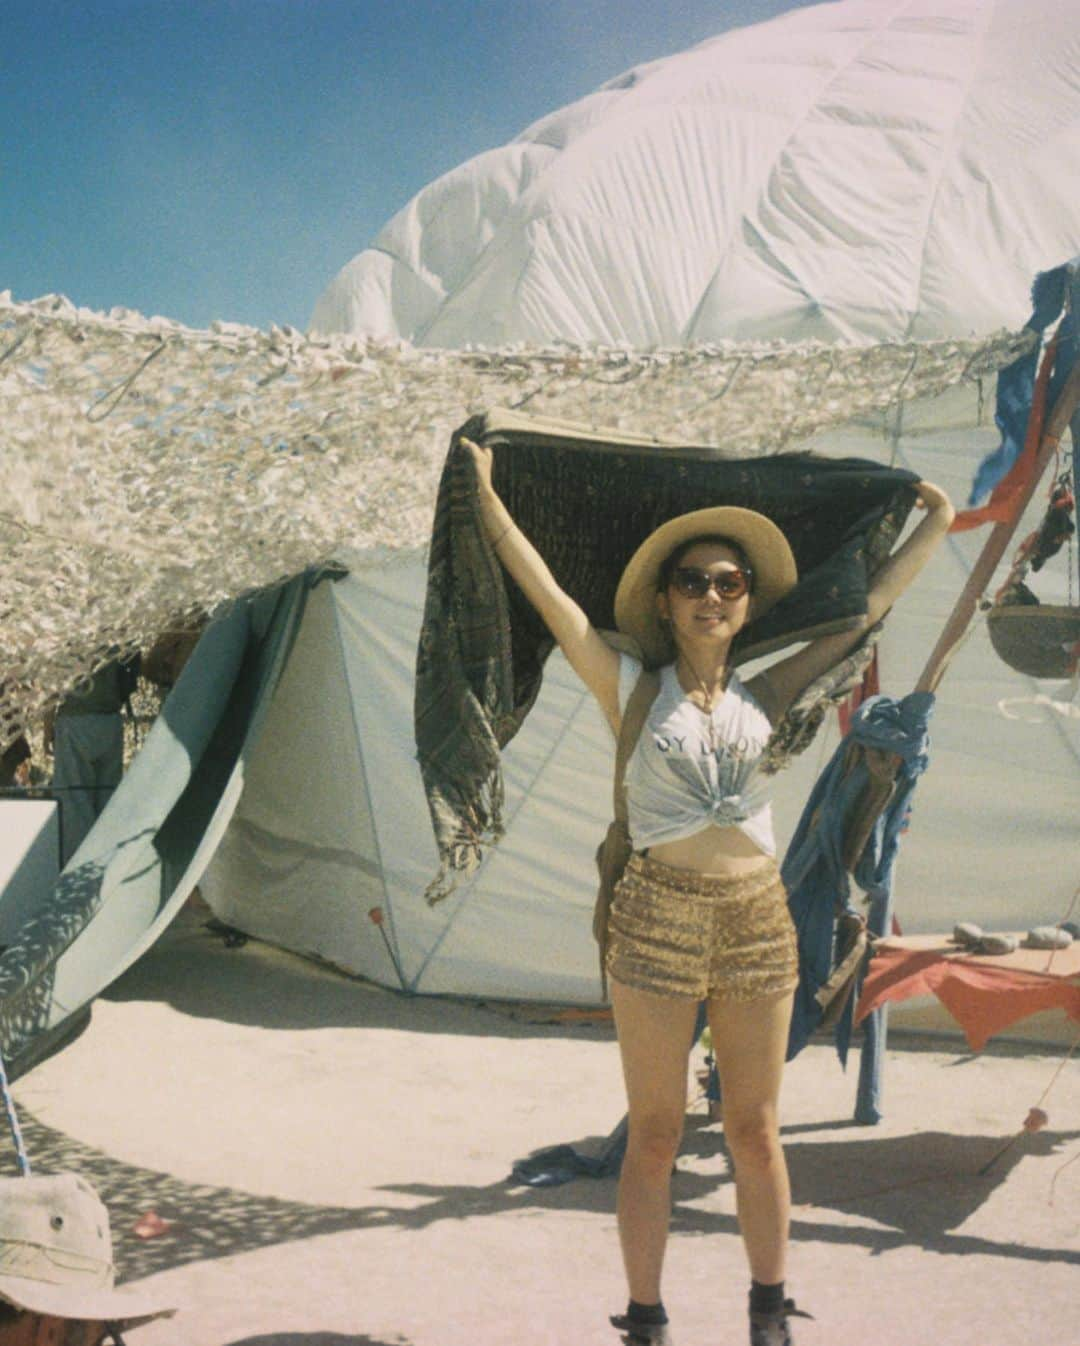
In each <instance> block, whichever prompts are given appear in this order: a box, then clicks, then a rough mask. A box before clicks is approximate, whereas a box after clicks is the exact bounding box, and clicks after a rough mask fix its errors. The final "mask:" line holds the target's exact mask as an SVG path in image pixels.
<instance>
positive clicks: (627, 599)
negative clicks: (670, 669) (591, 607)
mask: <svg viewBox="0 0 1080 1346" xmlns="http://www.w3.org/2000/svg"><path fill="white" fill-rule="evenodd" d="M696 537H724V538H729V539H730V540H731V541H732V542H734V543H736V544H737V545H738V546H739V547H741V548H742V550H743V551H744V552H745V553H746V559H747V561H748V562H749V563H750V568H751V570H752V571H753V575H754V582H753V591H752V597H751V608H750V612H751V620H752V621H757V619H758V618H759V617H762V616H763V615H764V614H765V613H766V612H768V610H769V609H770V608H771V607H774V606H775V605H776V604H777V603H778V602H779V601H780V599H781V598H783V597H784V595H785V594H787V593H789V592H790V591H791V590H792V589H793V588H794V587H795V585H796V583H797V581H798V578H799V574H798V569H797V567H796V565H795V557H794V555H793V554H792V551H791V547H790V545H789V544H788V540H787V538H786V537H785V536H784V534H783V533H782V532H781V531H780V529H779V528H778V527H777V526H776V524H774V523H773V521H772V520H771V519H768V518H766V517H765V515H764V514H759V513H758V512H757V511H756V510H752V509H743V508H741V507H740V506H737V505H714V506H712V507H711V508H708V509H696V510H693V511H691V513H689V514H680V515H678V517H677V518H674V519H669V520H668V521H667V523H664V524H661V525H660V527H659V528H657V529H655V530H654V531H653V532H652V533H650V534H649V536H648V537H647V538H646V539H645V541H644V542H643V543H642V544H641V546H640V547H638V549H637V551H636V552H634V554H633V556H632V557H631V558H630V560H629V562H628V564H627V566H626V569H625V570H624V571H623V573H622V578H621V579H620V580H619V587H618V589H617V590H616V592H615V625H616V626H617V627H618V628H619V630H620V631H622V632H623V634H624V635H628V636H630V637H631V638H632V639H633V640H635V641H636V642H637V644H638V646H639V647H640V649H641V651H642V654H643V655H644V657H645V660H646V662H647V663H649V664H652V665H654V666H655V665H658V664H662V663H666V662H667V661H669V660H670V659H671V658H673V656H674V653H675V651H674V649H673V647H672V644H671V638H670V637H669V636H668V634H667V632H666V631H665V630H664V627H663V625H662V624H661V622H660V614H659V611H658V609H657V606H656V591H657V582H658V580H659V577H660V568H661V566H662V565H663V563H664V561H665V560H666V559H667V558H668V557H669V556H670V555H671V553H672V552H673V551H675V550H676V548H678V547H680V546H682V544H683V543H685V542H689V541H690V540H691V538H696Z"/></svg>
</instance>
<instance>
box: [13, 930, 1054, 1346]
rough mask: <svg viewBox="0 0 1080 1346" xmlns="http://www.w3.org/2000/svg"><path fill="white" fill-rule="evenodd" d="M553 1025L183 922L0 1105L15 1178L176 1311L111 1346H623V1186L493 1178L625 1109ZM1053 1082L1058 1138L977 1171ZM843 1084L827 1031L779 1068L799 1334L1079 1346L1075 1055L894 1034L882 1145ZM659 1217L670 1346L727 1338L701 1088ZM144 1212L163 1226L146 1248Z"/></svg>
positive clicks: (716, 1202)
mask: <svg viewBox="0 0 1080 1346" xmlns="http://www.w3.org/2000/svg"><path fill="white" fill-rule="evenodd" d="M550 1019H551V1016H550V1014H548V1013H545V1012H543V1011H538V1010H530V1009H526V1008H523V1007H518V1008H516V1009H515V1008H512V1007H506V1006H494V1005H482V1004H471V1003H461V1002H454V1001H443V1000H433V999H426V998H408V997H404V996H401V995H397V994H394V993H391V992H388V991H384V990H380V989H378V988H374V987H371V986H368V985H366V984H364V983H358V982H356V981H350V980H347V979H345V978H343V977H340V976H338V975H336V974H334V973H331V972H328V971H324V970H322V969H320V968H318V967H316V966H315V965H313V964H311V963H309V962H306V961H305V960H303V959H300V958H298V957H295V956H293V955H290V954H284V953H282V952H280V951H277V950H274V949H270V948H268V947H267V946H265V945H261V944H258V943H256V942H254V941H252V942H249V943H248V944H246V945H245V946H244V947H242V948H226V947H225V946H224V944H223V943H222V941H221V939H220V937H215V936H214V935H212V934H211V933H210V932H208V931H207V930H206V929H205V928H204V927H203V925H202V920H201V916H200V915H199V913H197V912H194V911H189V912H187V913H185V916H184V917H182V918H181V920H180V922H178V924H177V926H175V927H174V928H173V930H172V931H170V933H169V934H168V935H167V936H166V938H165V939H164V940H163V941H162V942H161V943H160V944H159V945H158V946H157V947H156V948H155V949H153V950H152V951H151V952H150V953H149V954H147V955H146V956H145V957H144V958H143V959H142V960H141V961H140V962H139V963H138V964H136V965H135V966H134V967H133V968H132V969H131V970H130V971H129V972H128V973H127V974H126V975H125V976H124V977H123V978H122V979H121V980H120V981H119V982H118V983H117V984H116V985H115V986H114V987H113V988H112V989H111V990H110V991H109V992H108V993H107V995H106V996H105V997H104V998H103V999H101V1000H100V1001H99V1002H98V1003H97V1004H96V1006H95V1008H94V1012H93V1018H92V1021H91V1023H90V1025H89V1027H88V1028H87V1029H86V1031H85V1032H84V1033H83V1034H82V1035H81V1036H80V1037H79V1038H78V1039H77V1040H75V1041H74V1042H72V1043H70V1044H69V1045H68V1046H67V1047H65V1048H64V1049H63V1051H61V1052H60V1053H59V1054H58V1055H56V1056H54V1057H53V1058H51V1059H50V1060H48V1061H46V1062H44V1063H43V1064H41V1065H39V1066H38V1067H36V1068H35V1069H34V1070H32V1071H31V1072H30V1073H29V1074H27V1075H26V1076H24V1077H23V1078H22V1079H21V1080H20V1081H19V1082H18V1084H17V1085H16V1088H15V1092H16V1097H17V1100H18V1103H19V1106H20V1112H21V1118H22V1123H23V1127H24V1130H25V1133H26V1139H27V1144H28V1148H29V1151H30V1156H31V1159H32V1161H33V1162H34V1164H35V1168H36V1170H37V1171H39V1172H49V1171H57V1170H59V1169H63V1168H74V1169H76V1170H78V1171H80V1172H82V1173H83V1174H84V1175H85V1176H87V1177H88V1178H89V1179H90V1180H91V1181H92V1182H93V1183H94V1185H95V1186H96V1187H97V1189H98V1191H99V1192H100V1193H101V1195H102V1196H103V1198H104V1199H105V1200H106V1202H107V1203H108V1205H109V1208H110V1211H111V1217H112V1222H113V1236H114V1242H115V1245H116V1254H117V1262H118V1267H119V1272H120V1276H121V1279H123V1280H124V1281H136V1280H138V1281H141V1282H142V1283H143V1284H142V1288H143V1289H144V1290H152V1291H153V1292H154V1293H156V1294H157V1295H159V1296H160V1298H161V1300H162V1301H163V1303H167V1304H170V1305H173V1306H175V1307H176V1308H177V1309H178V1312H177V1314H176V1316H175V1317H173V1318H171V1319H163V1320H159V1321H157V1322H154V1323H151V1324H148V1325H146V1326H143V1327H141V1328H138V1329H135V1330H134V1331H133V1332H132V1333H131V1334H130V1336H129V1337H128V1341H129V1346H130V1343H132V1342H133V1343H135V1346H458V1343H470V1344H472V1346H501V1344H502V1343H508V1344H512V1346H519V1344H520V1346H534V1344H535V1346H544V1344H546V1343H552V1346H554V1344H555V1343H558V1344H559V1346H592V1343H597V1344H598V1346H599V1344H600V1343H607V1344H608V1346H616V1343H617V1337H616V1334H615V1333H614V1331H613V1330H612V1329H611V1328H610V1327H608V1326H607V1314H608V1313H609V1312H612V1311H616V1310H618V1309H620V1308H621V1307H622V1304H623V1301H624V1292H623V1286H622V1276H621V1267H620V1261H619V1254H618V1248H617V1241H616V1234H615V1223H614V1216H613V1206H614V1197H615V1187H614V1181H613V1180H611V1179H602V1180H590V1179H580V1180H578V1181H576V1182H574V1183H571V1184H569V1185H567V1186H563V1187H557V1188H547V1189H532V1188H527V1187H523V1186H515V1185H513V1184H512V1183H510V1182H509V1181H508V1175H509V1174H510V1169H511V1165H512V1163H513V1161H514V1160H515V1159H516V1158H519V1157H521V1156H524V1155H526V1154H528V1153H529V1152H530V1151H532V1150H534V1149H536V1148H538V1147H541V1146H545V1145H550V1144H555V1143H558V1142H561V1141H570V1142H584V1143H588V1144H596V1143H598V1142H599V1140H600V1138H601V1137H603V1136H604V1135H605V1134H606V1133H607V1132H608V1131H609V1130H610V1129H611V1127H613V1126H614V1125H615V1123H616V1122H617V1121H618V1119H619V1117H620V1115H621V1112H622V1097H621V1078H620V1073H619V1064H618V1058H617V1049H616V1046H615V1043H614V1036H613V1031H612V1028H611V1025H610V1023H604V1022H599V1023H598V1022H589V1021H586V1022H575V1021H570V1022H551V1021H550ZM700 1064H701V1053H700V1051H698V1052H695V1055H694V1060H693V1065H694V1066H699V1065H700ZM1059 1068H1060V1069H1059ZM1055 1072H1059V1073H1058V1074H1057V1078H1056V1080H1055V1082H1054V1084H1053V1087H1052V1088H1051V1090H1050V1094H1049V1096H1048V1097H1047V1098H1046V1100H1045V1102H1044V1103H1043V1106H1044V1107H1045V1109H1046V1111H1047V1112H1048V1113H1049V1116H1050V1122H1049V1125H1048V1126H1047V1127H1046V1128H1045V1129H1044V1130H1042V1131H1040V1132H1038V1133H1035V1134H1031V1133H1027V1134H1024V1135H1023V1136H1022V1137H1021V1138H1020V1139H1019V1140H1017V1142H1016V1143H1015V1144H1014V1145H1013V1146H1012V1147H1011V1148H1010V1149H1009V1150H1008V1151H1007V1152H1006V1153H1005V1154H1004V1155H1003V1156H1002V1157H1001V1158H1000V1159H999V1160H998V1162H997V1163H996V1165H995V1166H994V1167H993V1168H992V1169H991V1171H990V1172H989V1173H988V1174H986V1175H985V1176H979V1169H980V1168H981V1167H982V1166H983V1165H984V1164H985V1163H986V1162H987V1161H988V1160H989V1159H990V1158H991V1157H992V1156H993V1155H994V1154H995V1153H996V1152H997V1151H998V1150H1000V1149H1001V1147H1002V1146H1003V1145H1004V1144H1005V1142H1006V1141H1007V1140H1008V1139H1009V1137H1010V1136H1012V1135H1014V1134H1015V1133H1016V1132H1017V1130H1018V1129H1019V1127H1020V1125H1021V1123H1022V1122H1023V1119H1024V1117H1025V1116H1026V1114H1027V1111H1028V1108H1029V1107H1031V1106H1032V1105H1034V1104H1037V1103H1038V1102H1039V1101H1040V1098H1041V1096H1042V1095H1043V1093H1044V1091H1045V1090H1046V1088H1047V1085H1048V1084H1049V1083H1050V1081H1051V1079H1052V1078H1053V1077H1054V1076H1055ZM855 1075H856V1070H855V1069H854V1063H853V1066H852V1068H850V1069H849V1071H848V1073H847V1074H846V1075H845V1074H844V1073H843V1072H842V1071H841V1069H840V1066H839V1064H838V1062H837V1059H836V1055H835V1052H834V1051H833V1049H832V1047H831V1046H830V1045H828V1044H826V1043H822V1044H820V1045H818V1044H815V1045H813V1046H811V1047H810V1048H808V1049H807V1050H806V1051H805V1052H804V1053H803V1054H802V1055H801V1056H800V1057H799V1058H798V1060H797V1061H795V1062H794V1063H793V1064H792V1066H791V1067H790V1068H789V1071H788V1075H787V1078H786V1084H785V1091H784V1137H785V1144H786V1149H787V1155H788V1160H789V1163H790V1168H791V1173H792V1182H793V1188H794V1201H795V1207H794V1212H793V1224H792V1259H791V1270H790V1276H789V1282H788V1283H789V1288H790V1290H791V1291H792V1292H793V1293H794V1294H795V1295H796V1296H797V1298H798V1300H799V1302H800V1304H801V1305H802V1306H804V1307H805V1308H807V1309H808V1310H810V1311H811V1312H812V1313H813V1314H814V1315H815V1321H813V1322H802V1321H799V1322H797V1323H796V1324H795V1327H796V1340H797V1342H798V1346H825V1343H828V1344H829V1346H856V1344H857V1343H858V1344H860V1346H861V1344H862V1343H867V1344H869V1343H873V1346H1021V1344H1022V1346H1034V1343H1038V1344H1039V1346H1077V1344H1078V1343H1080V1275H1078V1270H1080V1162H1075V1163H1072V1164H1071V1166H1068V1167H1067V1166H1066V1165H1067V1163H1068V1161H1069V1160H1075V1159H1077V1158H1078V1156H1080V1062H1078V1061H1077V1059H1076V1058H1075V1057H1073V1058H1072V1059H1065V1057H1064V1053H1063V1052H1062V1051H1061V1050H1060V1049H1057V1050H1055V1049H1054V1048H1052V1047H1047V1046H1042V1047H1040V1046H1037V1045H1034V1044H1026V1045H1017V1044H1012V1045H1010V1044H1003V1045H993V1044H992V1045H991V1047H990V1048H989V1049H988V1050H987V1051H985V1052H984V1053H982V1054H981V1055H979V1056H971V1055H970V1054H969V1053H968V1052H967V1051H966V1049H965V1047H964V1045H963V1042H962V1041H961V1040H959V1039H955V1040H945V1039H941V1038H930V1037H927V1036H915V1035H911V1034H907V1035H903V1036H901V1035H894V1037H893V1040H892V1047H891V1050H890V1054H889V1060H888V1063H887V1071H886V1080H885V1089H886V1093H885V1105H886V1113H887V1115H886V1119H885V1120H884V1121H883V1122H882V1123H881V1124H880V1125H879V1126H877V1127H873V1128H866V1127H861V1126H857V1125H855V1124H854V1123H853V1122H852V1121H851V1120H850V1119H851V1112H852V1106H853V1102H854V1090H855ZM693 1087H694V1080H693V1078H692V1077H691V1079H690V1081H689V1089H690V1092H691V1093H692V1092H693ZM0 1165H2V1167H3V1171H5V1172H13V1171H14V1161H13V1159H12V1158H11V1156H10V1152H9V1147H7V1146H4V1147H2V1148H0ZM674 1203H675V1208H674V1219H673V1226H672V1228H673V1235H672V1241H671V1244H670V1247H669V1252H668V1261H667V1269H666V1293H665V1298H666V1301H667V1304H668V1308H669V1311H670V1313H671V1316H672V1322H673V1327H674V1329H675V1334H676V1341H677V1342H678V1344H679V1346H728V1343H731V1344H732V1346H741V1343H744V1342H745V1339H746V1328H745V1308H744V1305H745V1295H746V1286H747V1274H746V1271H745V1266H744V1261H743V1254H742V1250H741V1245H740V1243H739V1240H738V1235H737V1231H736V1225H735V1220H734V1190H733V1185H732V1181H731V1169H730V1165H729V1162H728V1159H727V1157H726V1153H725V1149H724V1142H723V1133H722V1129H721V1127H720V1126H718V1125H714V1124H712V1123H710V1121H709V1117H708V1113H707V1109H706V1106H705V1104H704V1103H703V1102H698V1103H694V1104H692V1105H691V1106H690V1109H689V1112H688V1117H687V1127H686V1135H685V1141H684V1145H683V1149H682V1154H681V1156H680V1158H679V1161H678V1171H677V1174H676V1176H675V1179H674ZM150 1211H153V1212H155V1213H156V1215H157V1216H158V1217H160V1219H161V1220H162V1221H164V1222H167V1225H168V1227H167V1229H166V1230H165V1232H163V1233H160V1234H158V1235H157V1236H156V1237H152V1238H140V1237H138V1236H137V1235H136V1233H135V1232H134V1229H135V1225H136V1223H137V1222H139V1221H140V1218H142V1217H145V1216H146V1214H147V1212H150Z"/></svg>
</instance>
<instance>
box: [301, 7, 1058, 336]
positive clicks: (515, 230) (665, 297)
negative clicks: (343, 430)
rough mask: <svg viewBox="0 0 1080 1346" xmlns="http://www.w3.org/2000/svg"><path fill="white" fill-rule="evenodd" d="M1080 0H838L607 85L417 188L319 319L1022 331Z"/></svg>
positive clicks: (512, 330) (474, 328)
mask: <svg viewBox="0 0 1080 1346" xmlns="http://www.w3.org/2000/svg"><path fill="white" fill-rule="evenodd" d="M1078 19H1080V11H1078V7H1077V0H842V3H838V4H825V5H818V6H815V7H813V8H810V9H801V10H796V11H794V12H792V13H789V14H786V15H784V16H782V17H780V18H778V19H775V20H773V21H772V22H769V23H764V24H760V25H757V26H755V27H752V28H744V29H739V30H736V31H734V32H729V33H725V34H724V35H723V36H721V37H718V38H715V39H713V40H712V41H708V42H705V43H702V44H701V45H700V46H698V47H694V48H693V49H691V50H690V51H686V52H681V53H679V54H678V55H676V56H671V57H669V58H667V59H664V60H659V61H655V62H653V63H651V64H649V65H643V66H639V67H638V68H636V69H634V70H631V71H629V72H628V73H627V74H625V75H623V76H621V77H620V78H618V79H615V80H612V81H611V82H610V83H608V84H605V85H604V86H603V87H602V88H600V89H598V90H597V91H596V92H595V93H593V94H591V95H589V96H588V97H587V98H583V99H581V100H580V101H579V102H577V103H574V104H572V105H570V106H569V107H566V108H563V109H562V110H561V111H559V112H555V113H553V114H552V115H551V116H549V117H545V118H544V119H543V120H542V121H539V122H537V123H536V124H535V125H533V126H531V127H529V128H528V130H526V131H524V132H523V133H522V134H521V135H520V136H519V137H518V138H517V139H516V140H514V141H512V142H511V143H510V144H508V145H505V146H503V147H502V148H500V149H494V150H491V151H490V152H488V153H486V154H482V155H479V156H478V157H477V158H475V159H472V160H470V161H469V162H468V163H465V164H463V165H462V166H461V167H460V168H457V169H455V170H454V171H452V172H450V173H448V174H446V175H445V176H444V177H442V178H440V179H438V180H437V181H436V182H433V183H431V184H430V185H429V186H428V187H426V188H425V189H424V190H423V191H422V192H420V193H419V195H418V196H416V197H415V198H414V199H413V200H412V201H411V202H410V203H409V204H408V205H407V206H406V207H405V209H404V210H402V211H401V212H400V213H399V214H398V215H396V216H395V217H394V218H393V219H392V220H391V221H390V223H389V224H387V225H386V227H385V228H384V229H383V231H382V232H381V233H380V234H379V236H378V238H377V239H376V240H375V242H374V244H373V245H372V246H371V247H370V248H367V249H365V250H364V251H363V252H361V253H360V254H359V255H358V256H356V257H354V258H353V260H352V261H351V262H349V264H348V265H347V266H346V267H344V269H343V270H342V271H341V272H340V273H339V274H338V275H337V276H336V277H335V279H334V280H333V281H332V282H331V284H330V285H329V287H328V288H327V289H326V291H325V292H324V293H323V295H322V296H321V297H320V299H319V301H318V303H317V304H316V306H315V310H314V313H313V315H312V319H311V326H312V328H313V329H315V330H317V331H320V332H335V331H337V332H341V331H345V332H354V333H358V334H370V335H373V336H377V337H383V338H387V337H389V338H397V337H403V338H406V339H408V340H409V341H411V342H413V343H415V344H417V345H425V346H438V347H458V346H462V345H465V344H466V343H470V342H472V343H479V344H483V345H488V346H491V345H503V344H506V343H510V342H518V341H524V342H537V343H542V342H548V341H550V340H552V339H558V338H563V339H566V340H570V341H573V342H578V343H583V344H589V343H602V344H616V345H621V344H628V345H631V346H638V347H640V346H653V345H665V346H672V345H681V344H684V343H688V342H693V341H715V340H719V339H723V338H732V339H736V340H744V339H754V338H766V339H767V338H783V339H785V340H789V341H797V340H802V339H806V338H821V339H823V340H827V341H837V340H840V341H852V342H868V341H880V340H888V339H893V338H897V339H903V338H914V339H924V338H934V337H942V336H958V335H968V334H972V333H985V332H988V331H993V330H995V329H996V328H999V327H1003V326H1012V327H1016V326H1019V325H1020V324H1022V323H1023V322H1024V320H1025V319H1026V317H1027V314H1028V311H1029V309H1028V287H1029V286H1030V282H1031V278H1032V276H1033V275H1034V274H1035V273H1036V272H1037V271H1040V270H1044V269H1045V268H1047V267H1049V266H1052V265H1055V264H1057V263H1059V262H1062V261H1065V260H1067V259H1068V258H1069V257H1070V256H1072V255H1073V254H1075V253H1076V252H1077V250H1078V246H1077V245H1078V239H1080V211H1078V208H1077V183H1080V22H1078Z"/></svg>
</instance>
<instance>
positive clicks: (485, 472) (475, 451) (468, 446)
mask: <svg viewBox="0 0 1080 1346" xmlns="http://www.w3.org/2000/svg"><path fill="white" fill-rule="evenodd" d="M458 443H459V444H460V446H461V447H462V448H463V449H464V450H465V452H466V453H467V454H469V456H470V457H471V458H472V460H473V466H474V467H475V468H476V477H477V480H478V481H479V483H480V489H481V490H482V491H485V490H486V491H491V490H493V489H494V488H493V487H492V485H491V465H492V463H493V462H494V461H495V455H494V454H493V453H492V451H491V450H490V449H488V448H481V446H480V445H479V444H474V443H473V441H472V440H471V439H465V438H464V436H463V437H462V438H461V439H459V440H458Z"/></svg>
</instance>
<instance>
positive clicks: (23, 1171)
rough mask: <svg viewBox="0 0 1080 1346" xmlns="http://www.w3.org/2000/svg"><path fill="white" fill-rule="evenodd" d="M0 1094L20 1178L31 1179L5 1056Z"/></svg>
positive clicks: (0, 1061) (1, 1060) (1, 1061)
mask: <svg viewBox="0 0 1080 1346" xmlns="http://www.w3.org/2000/svg"><path fill="white" fill-rule="evenodd" d="M0 1094H3V1097H4V1111H5V1112H6V1113H7V1119H8V1126H9V1127H10V1128H11V1138H12V1140H13V1141H14V1142H15V1158H16V1159H17V1160H18V1164H19V1177H20V1178H29V1177H30V1160H29V1159H28V1158H27V1155H26V1146H25V1145H24V1144H23V1135H22V1130H21V1128H20V1126H19V1118H18V1115H17V1114H16V1112H15V1100H14V1099H13V1098H12V1097H11V1088H10V1086H9V1085H8V1077H7V1071H6V1070H5V1068H4V1058H3V1056H0Z"/></svg>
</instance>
